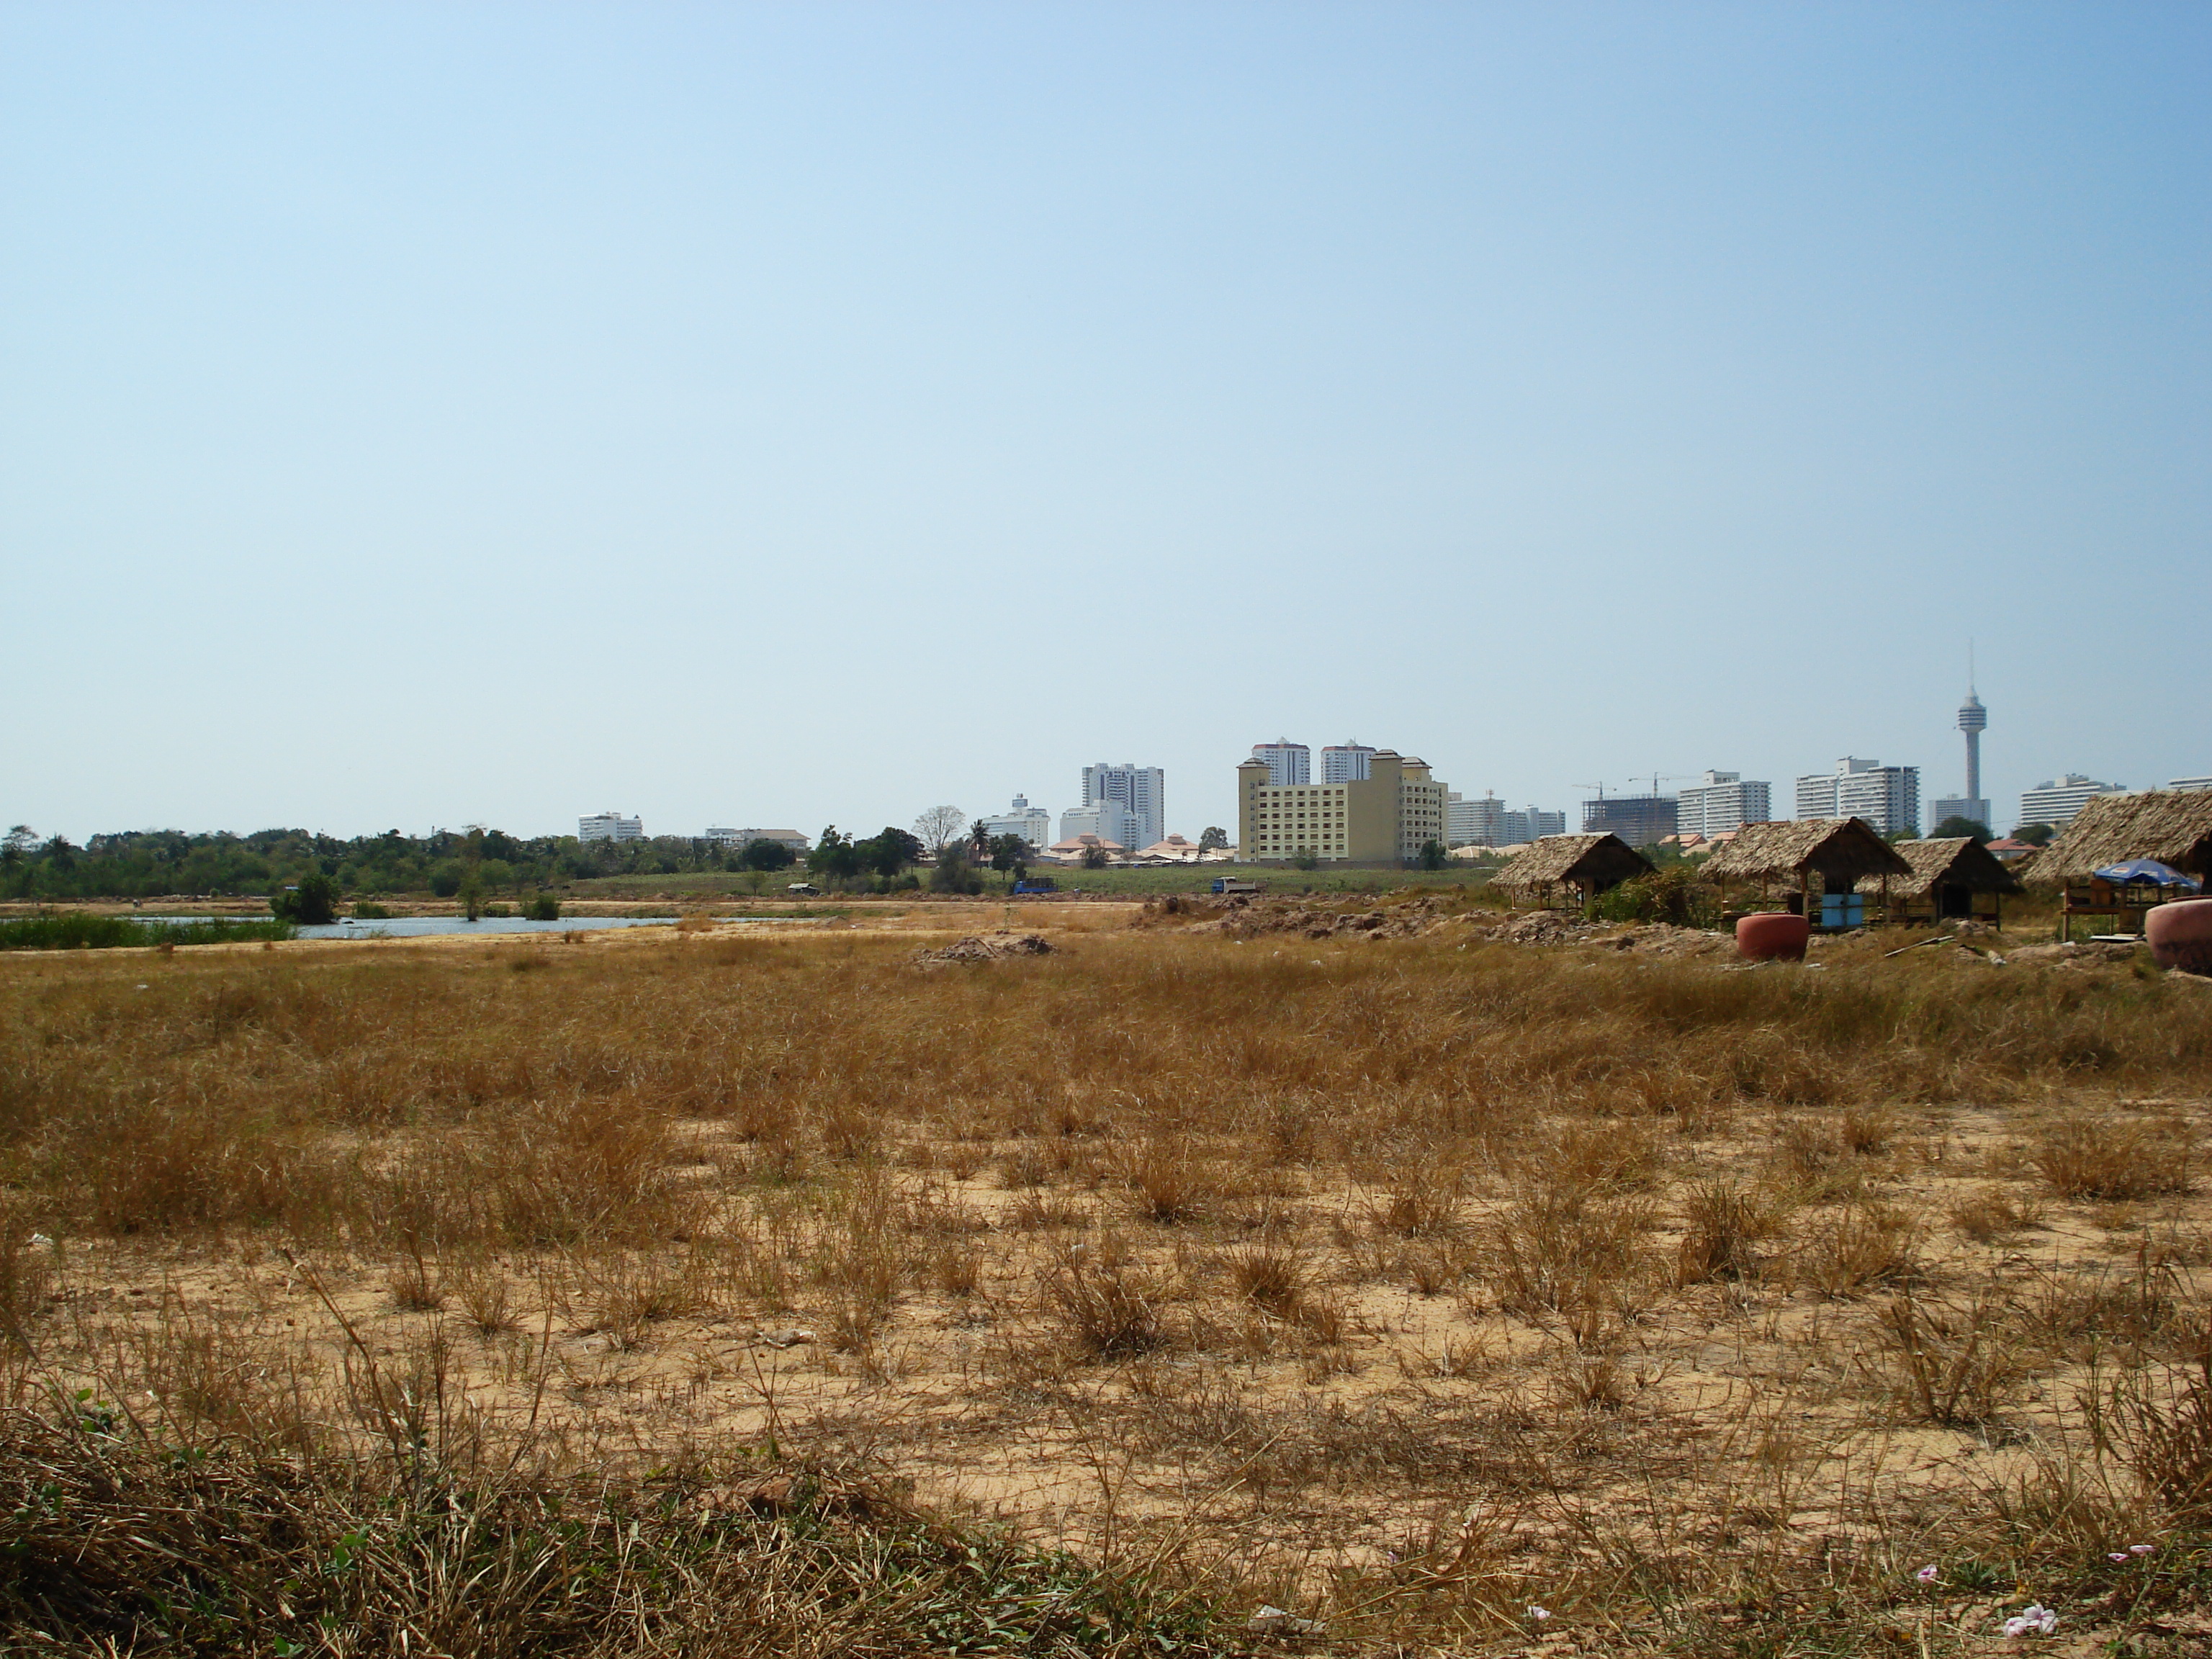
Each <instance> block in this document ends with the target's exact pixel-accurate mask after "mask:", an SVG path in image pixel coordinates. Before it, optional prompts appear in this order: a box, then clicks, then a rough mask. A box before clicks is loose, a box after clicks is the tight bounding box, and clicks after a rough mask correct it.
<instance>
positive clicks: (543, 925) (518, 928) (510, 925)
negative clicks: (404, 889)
mask: <svg viewBox="0 0 2212 1659" xmlns="http://www.w3.org/2000/svg"><path fill="white" fill-rule="evenodd" d="M261 919H262V918H255V920H261ZM131 920H132V921H172V922H191V921H206V920H207V918H206V917H205V916H133V917H132V918H131ZM675 925H676V918H675V917H673V916H574V917H568V918H565V919H563V920H562V921H526V920H524V919H523V918H522V917H520V916H486V917H484V918H483V920H482V921H465V920H464V919H463V918H461V917H459V916H388V917H386V918H384V919H383V920H381V921H339V922H331V923H330V924H328V925H327V926H319V927H302V928H301V929H300V937H301V939H427V938H429V937H431V936H432V935H434V934H439V933H583V932H586V931H588V930H590V929H592V928H594V927H674V926H675Z"/></svg>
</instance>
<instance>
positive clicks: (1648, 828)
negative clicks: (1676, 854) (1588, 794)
mask: <svg viewBox="0 0 2212 1659" xmlns="http://www.w3.org/2000/svg"><path fill="white" fill-rule="evenodd" d="M1680 827H1681V825H1680V803H1679V802H1677V801H1676V800H1675V799H1674V796H1672V795H1600V796H1599V797H1598V798H1597V799H1595V800H1586V801H1584V802H1583V834H1584V835H1586V836H1604V835H1611V836H1620V838H1621V840H1623V841H1625V842H1627V843H1628V844H1629V845H1630V846H1631V847H1650V846H1654V845H1656V844H1657V843H1658V842H1662V841H1664V840H1666V839H1667V837H1668V836H1671V835H1673V834H1674V833H1675V832H1676V831H1677V830H1678V829H1680Z"/></svg>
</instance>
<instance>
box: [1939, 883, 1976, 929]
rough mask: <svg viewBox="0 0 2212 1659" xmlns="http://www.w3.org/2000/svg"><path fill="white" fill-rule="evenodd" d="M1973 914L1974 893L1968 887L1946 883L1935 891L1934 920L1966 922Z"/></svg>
mask: <svg viewBox="0 0 2212 1659" xmlns="http://www.w3.org/2000/svg"><path fill="white" fill-rule="evenodd" d="M1973 914H1974V893H1973V890H1972V888H1970V887H1962V886H1960V884H1958V883H1957V882H1954V881H1947V882H1945V883H1943V884H1942V886H1940V887H1938V888H1937V889H1936V920H1937V921H1971V920H1972V917H1973Z"/></svg>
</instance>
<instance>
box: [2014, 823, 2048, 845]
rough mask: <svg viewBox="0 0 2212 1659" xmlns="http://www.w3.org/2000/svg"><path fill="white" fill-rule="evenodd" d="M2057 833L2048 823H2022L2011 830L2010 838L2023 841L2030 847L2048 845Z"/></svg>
mask: <svg viewBox="0 0 2212 1659" xmlns="http://www.w3.org/2000/svg"><path fill="white" fill-rule="evenodd" d="M2057 834H2058V831H2057V829H2056V828H2055V827H2054V826H2053V825H2051V824H2048V823H2023V824H2021V826H2020V828H2019V829H2015V830H2014V831H2013V832H2012V838H2013V839H2014V840H2015V841H2024V842H2027V844H2028V845H2029V846H2030V847H2048V846H2050V845H2051V842H2052V841H2053V840H2054V839H2055V838H2056V837H2057Z"/></svg>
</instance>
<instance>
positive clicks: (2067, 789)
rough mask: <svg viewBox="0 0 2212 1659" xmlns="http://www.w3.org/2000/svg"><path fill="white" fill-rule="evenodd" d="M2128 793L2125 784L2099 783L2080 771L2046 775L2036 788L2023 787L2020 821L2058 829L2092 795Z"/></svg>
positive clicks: (2068, 820) (2083, 805) (2070, 819)
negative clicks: (2053, 776) (2054, 775)
mask: <svg viewBox="0 0 2212 1659" xmlns="http://www.w3.org/2000/svg"><path fill="white" fill-rule="evenodd" d="M2126 793H2128V791H2127V786H2126V785H2124V784H2118V783H2099V782H2097V781H2095V780H2094V779H2093V778H2085V777H2083V776H2082V775H2081V774H2080V773H2079V772H2069V773H2067V774H2066V775H2065V776H2063V777H2060V778H2046V779H2045V780H2044V781H2042V782H2041V783H2039V784H2037V785H2036V786H2035V787H2034V788H2033V789H2023V790H2021V793H2020V821H2021V823H2047V824H2049V825H2051V828H2052V829H2057V828H2059V827H2060V826H2062V825H2063V824H2066V823H2070V822H2071V821H2072V820H2073V817H2074V815H2075V813H2076V812H2078V811H2081V809H2082V808H2083V807H2085V806H2087V805H2088V804H2089V797H2090V796H2092V795H2124V794H2126Z"/></svg>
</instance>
